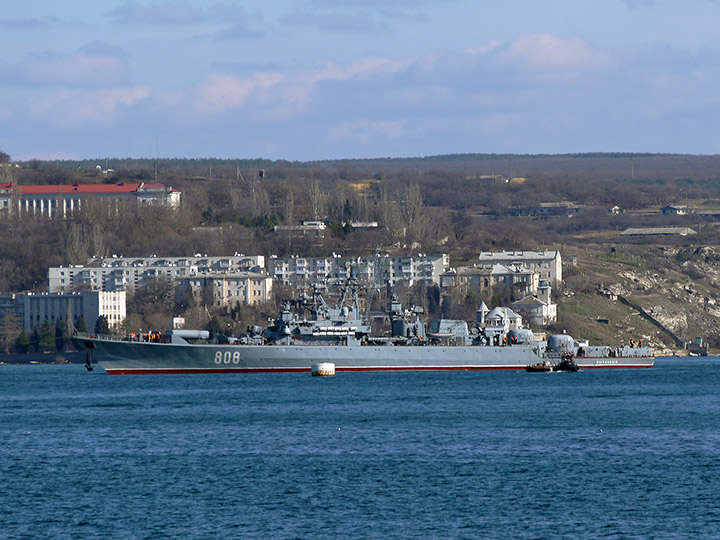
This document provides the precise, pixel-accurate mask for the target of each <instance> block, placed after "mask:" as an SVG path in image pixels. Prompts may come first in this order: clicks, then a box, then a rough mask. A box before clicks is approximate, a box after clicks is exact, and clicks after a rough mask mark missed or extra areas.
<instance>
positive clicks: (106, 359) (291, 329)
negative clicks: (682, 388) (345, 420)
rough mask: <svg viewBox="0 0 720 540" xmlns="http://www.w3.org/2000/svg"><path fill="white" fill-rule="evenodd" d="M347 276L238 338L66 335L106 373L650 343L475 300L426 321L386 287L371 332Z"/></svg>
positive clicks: (611, 355) (404, 360)
mask: <svg viewBox="0 0 720 540" xmlns="http://www.w3.org/2000/svg"><path fill="white" fill-rule="evenodd" d="M358 289H359V288H358V286H357V282H356V281H355V280H353V279H350V280H348V283H347V284H346V286H345V287H344V289H343V294H342V297H341V299H340V301H339V303H338V305H337V306H335V307H330V306H329V305H328V304H327V303H326V302H325V300H324V299H323V297H322V296H321V295H320V294H319V293H318V292H315V294H314V295H313V296H312V298H309V297H307V296H303V297H302V298H301V299H300V301H299V302H298V305H299V307H300V308H301V309H302V310H303V311H305V312H306V313H309V316H307V317H301V316H299V315H298V314H297V313H295V312H294V311H293V310H292V309H291V304H290V303H289V302H286V303H285V304H284V305H283V307H282V309H281V310H280V313H279V314H278V315H277V317H276V318H275V320H274V322H273V323H272V324H271V325H270V326H269V327H268V328H267V329H266V330H263V329H262V328H260V327H257V326H251V327H249V328H248V333H247V335H245V336H243V337H241V338H233V337H226V336H223V335H218V336H215V337H214V338H213V339H210V335H209V333H208V332H207V331H204V330H169V331H167V332H165V333H164V334H159V333H158V334H155V333H152V334H145V335H134V336H128V337H124V338H119V337H110V336H97V335H90V334H79V333H76V334H75V335H73V337H72V340H73V342H74V343H75V344H76V345H77V346H78V347H79V348H80V349H81V350H85V351H87V353H88V366H89V367H90V363H91V361H92V360H93V359H94V360H96V361H97V362H98V363H100V365H101V366H102V367H103V368H104V369H105V371H106V372H107V373H110V374H151V373H251V372H303V371H306V372H310V371H311V369H312V366H313V365H315V364H318V363H325V362H329V363H333V364H334V365H335V369H336V371H422V370H513V369H514V370H525V369H526V368H527V367H528V366H532V365H537V364H545V365H550V366H554V365H560V364H561V363H563V362H567V361H568V360H571V361H573V362H574V363H576V364H577V366H578V367H580V368H649V367H652V366H653V364H654V360H655V357H654V355H653V351H652V349H650V348H649V347H641V346H640V347H608V346H598V345H594V346H591V345H589V344H588V343H587V342H586V341H576V340H574V339H573V338H572V337H571V336H569V335H567V334H557V335H550V336H547V338H546V339H541V340H538V339H537V337H536V335H535V334H534V333H533V332H532V330H530V329H527V328H522V323H521V320H520V318H519V317H518V316H517V315H515V314H514V313H513V312H512V311H510V310H509V309H506V308H495V309H494V310H492V311H490V310H487V308H485V306H484V304H483V306H481V308H480V309H479V310H478V314H477V317H476V321H475V323H474V324H473V325H468V323H467V322H466V321H461V320H449V319H435V320H433V321H431V322H430V324H429V326H426V325H425V324H424V323H423V321H422V320H421V318H420V316H419V313H418V310H407V311H405V310H403V308H402V305H401V303H400V301H399V300H398V298H397V297H396V296H395V295H392V296H391V299H390V301H389V304H388V316H389V318H390V328H391V329H390V332H389V333H388V335H382V336H376V335H375V336H374V335H372V333H371V328H370V325H369V324H368V322H367V320H366V318H364V317H363V316H362V314H361V310H360V308H359V305H358Z"/></svg>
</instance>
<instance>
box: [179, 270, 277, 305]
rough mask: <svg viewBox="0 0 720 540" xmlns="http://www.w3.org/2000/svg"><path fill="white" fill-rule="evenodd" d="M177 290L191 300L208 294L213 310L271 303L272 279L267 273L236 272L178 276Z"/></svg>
mask: <svg viewBox="0 0 720 540" xmlns="http://www.w3.org/2000/svg"><path fill="white" fill-rule="evenodd" d="M176 281H177V283H178V287H179V289H180V290H184V291H188V292H189V293H190V294H191V295H192V296H193V298H196V299H201V298H203V295H205V294H209V295H211V297H212V303H213V305H214V306H216V307H221V306H226V307H232V306H235V305H236V304H249V305H258V304H263V303H265V302H268V301H270V300H271V297H272V286H273V279H272V278H271V277H270V276H268V275H267V274H260V273H254V272H237V273H227V274H206V275H194V276H187V277H180V278H178V279H177V280H176Z"/></svg>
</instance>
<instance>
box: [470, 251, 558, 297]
mask: <svg viewBox="0 0 720 540" xmlns="http://www.w3.org/2000/svg"><path fill="white" fill-rule="evenodd" d="M495 264H502V265H505V266H508V265H513V266H524V267H526V268H528V269H530V270H532V271H534V272H537V273H538V275H539V278H540V280H546V281H549V282H550V283H551V285H552V286H553V287H555V288H557V287H559V286H560V284H561V283H562V258H561V257H560V251H558V250H547V251H483V252H481V253H480V255H479V256H478V266H479V267H484V268H492V267H493V265H495Z"/></svg>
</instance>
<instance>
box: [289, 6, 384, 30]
mask: <svg viewBox="0 0 720 540" xmlns="http://www.w3.org/2000/svg"><path fill="white" fill-rule="evenodd" d="M279 22H280V23H282V24H285V25H286V26H291V27H293V28H316V29H319V30H324V31H326V32H337V33H344V32H353V33H360V34H374V33H376V32H378V31H379V30H380V28H381V25H380V24H379V23H378V22H377V21H376V20H375V17H373V15H371V14H369V13H367V12H365V13H342V12H338V11H333V12H327V13H319V12H311V13H310V12H305V11H303V12H297V13H294V14H291V15H286V16H284V17H281V18H280V19H279Z"/></svg>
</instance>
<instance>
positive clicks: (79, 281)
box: [48, 255, 265, 292]
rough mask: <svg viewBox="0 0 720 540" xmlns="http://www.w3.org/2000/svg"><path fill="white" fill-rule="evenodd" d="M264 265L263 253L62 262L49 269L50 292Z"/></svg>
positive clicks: (112, 287) (118, 287)
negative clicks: (77, 262) (81, 262)
mask: <svg viewBox="0 0 720 540" xmlns="http://www.w3.org/2000/svg"><path fill="white" fill-rule="evenodd" d="M264 268H265V257H264V256H262V255H233V256H227V257H208V256H202V255H194V256H192V257H107V258H101V259H94V260H92V261H90V263H89V264H87V265H83V266H79V265H76V266H66V267H63V266H60V267H54V268H50V269H48V290H49V291H50V292H62V291H76V290H83V289H86V290H92V291H125V290H128V291H132V290H134V289H135V288H136V287H142V286H144V285H147V284H148V283H149V282H150V281H152V280H154V279H158V278H167V279H170V280H172V281H173V282H177V280H179V279H181V278H186V277H191V276H207V275H213V274H229V273H236V272H255V273H261V272H263V271H264Z"/></svg>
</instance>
